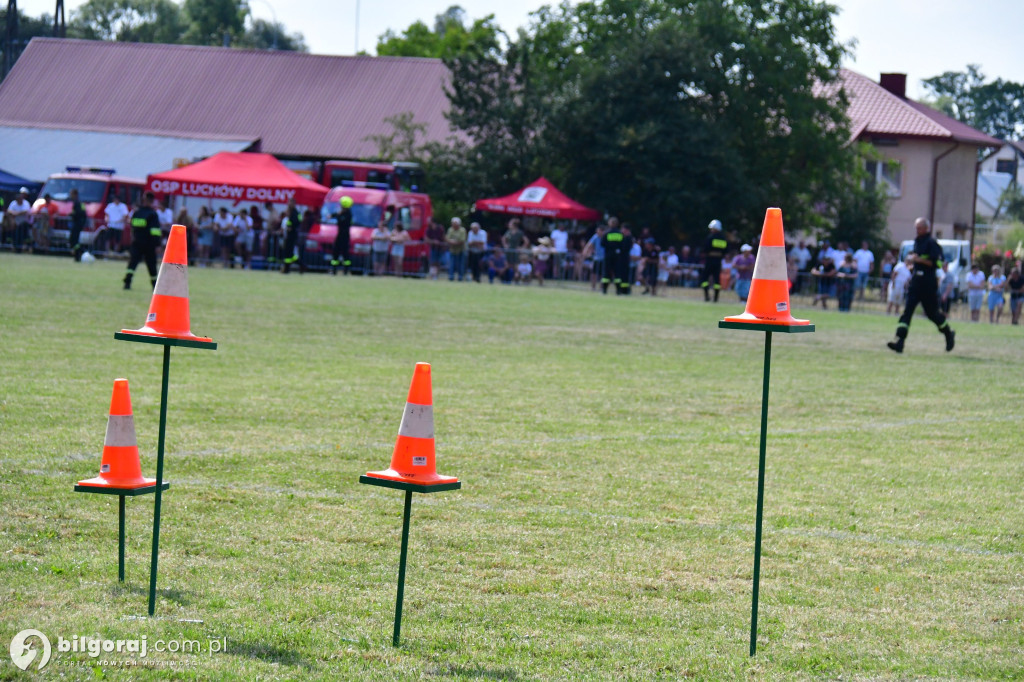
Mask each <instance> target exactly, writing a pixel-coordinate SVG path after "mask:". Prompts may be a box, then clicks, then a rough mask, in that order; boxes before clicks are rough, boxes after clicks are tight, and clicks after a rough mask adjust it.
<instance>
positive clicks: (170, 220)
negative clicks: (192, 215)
mask: <svg viewBox="0 0 1024 682" xmlns="http://www.w3.org/2000/svg"><path fill="white" fill-rule="evenodd" d="M156 217H157V218H159V219H160V231H161V232H163V233H164V238H165V239H166V238H167V237H168V236H169V235H170V234H171V225H173V224H174V211H173V209H171V207H170V205H169V202H167V203H165V202H160V203H159V204H158V208H157V209H156Z"/></svg>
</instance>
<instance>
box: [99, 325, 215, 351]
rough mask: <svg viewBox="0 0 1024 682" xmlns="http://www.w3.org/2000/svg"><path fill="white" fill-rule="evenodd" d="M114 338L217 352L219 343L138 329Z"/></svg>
mask: <svg viewBox="0 0 1024 682" xmlns="http://www.w3.org/2000/svg"><path fill="white" fill-rule="evenodd" d="M114 338H115V339H117V340H118V341H135V342H136V343H155V344H157V345H160V346H181V347H184V348H206V349H209V350H217V342H216V341H212V340H210V339H206V338H201V337H198V336H193V337H190V338H181V339H179V338H174V337H170V336H155V335H153V334H150V333H148V332H144V331H141V330H138V329H122V330H121V331H119V332H114Z"/></svg>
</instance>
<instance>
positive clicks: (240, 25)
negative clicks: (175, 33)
mask: <svg viewBox="0 0 1024 682" xmlns="http://www.w3.org/2000/svg"><path fill="white" fill-rule="evenodd" d="M182 10H183V11H184V13H185V18H186V21H187V27H186V29H185V32H184V34H183V35H182V39H181V42H183V43H185V44H188V45H223V44H224V41H225V39H227V40H228V42H229V44H230V43H231V42H234V41H235V40H236V39H238V38H240V37H241V36H243V35H244V34H245V20H246V18H248V16H249V4H248V2H246V0H184V4H183V5H182Z"/></svg>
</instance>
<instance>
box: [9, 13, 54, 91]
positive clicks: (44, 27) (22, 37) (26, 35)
mask: <svg viewBox="0 0 1024 682" xmlns="http://www.w3.org/2000/svg"><path fill="white" fill-rule="evenodd" d="M17 22H18V26H17V28H18V37H17V40H16V41H12V42H13V44H12V45H9V46H8V45H7V44H6V41H4V58H5V60H6V59H10V63H9V64H6V66H7V69H8V70H10V69H11V68H13V67H14V63H15V62H16V61H18V57H20V56H21V53H22V52H23V51H24V50H25V48H26V47H27V46H28V44H29V41H31V40H32V39H33V38H37V37H38V38H44V37H51V36H53V17H52V16H47V15H45V14H43V15H40V16H39V17H30V16H28V15H26V14H25V13H24V12H21V11H19V12H18V17H17ZM6 25H7V10H6V9H0V26H6ZM8 50H9V52H8ZM5 75H6V74H4V73H0V79H2V78H3V76H5Z"/></svg>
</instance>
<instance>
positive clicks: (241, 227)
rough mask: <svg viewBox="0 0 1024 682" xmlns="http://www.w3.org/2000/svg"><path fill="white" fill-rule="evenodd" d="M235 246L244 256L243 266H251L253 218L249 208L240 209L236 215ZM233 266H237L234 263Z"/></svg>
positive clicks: (239, 253)
mask: <svg viewBox="0 0 1024 682" xmlns="http://www.w3.org/2000/svg"><path fill="white" fill-rule="evenodd" d="M235 234H236V235H238V236H236V237H235V246H236V247H237V249H236V250H237V251H238V255H239V256H241V258H242V268H247V267H249V259H250V257H251V254H252V218H250V217H249V212H248V211H247V210H245V209H244V208H243V209H240V210H239V211H238V215H236V216H235ZM231 267H235V265H234V263H232V264H231Z"/></svg>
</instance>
